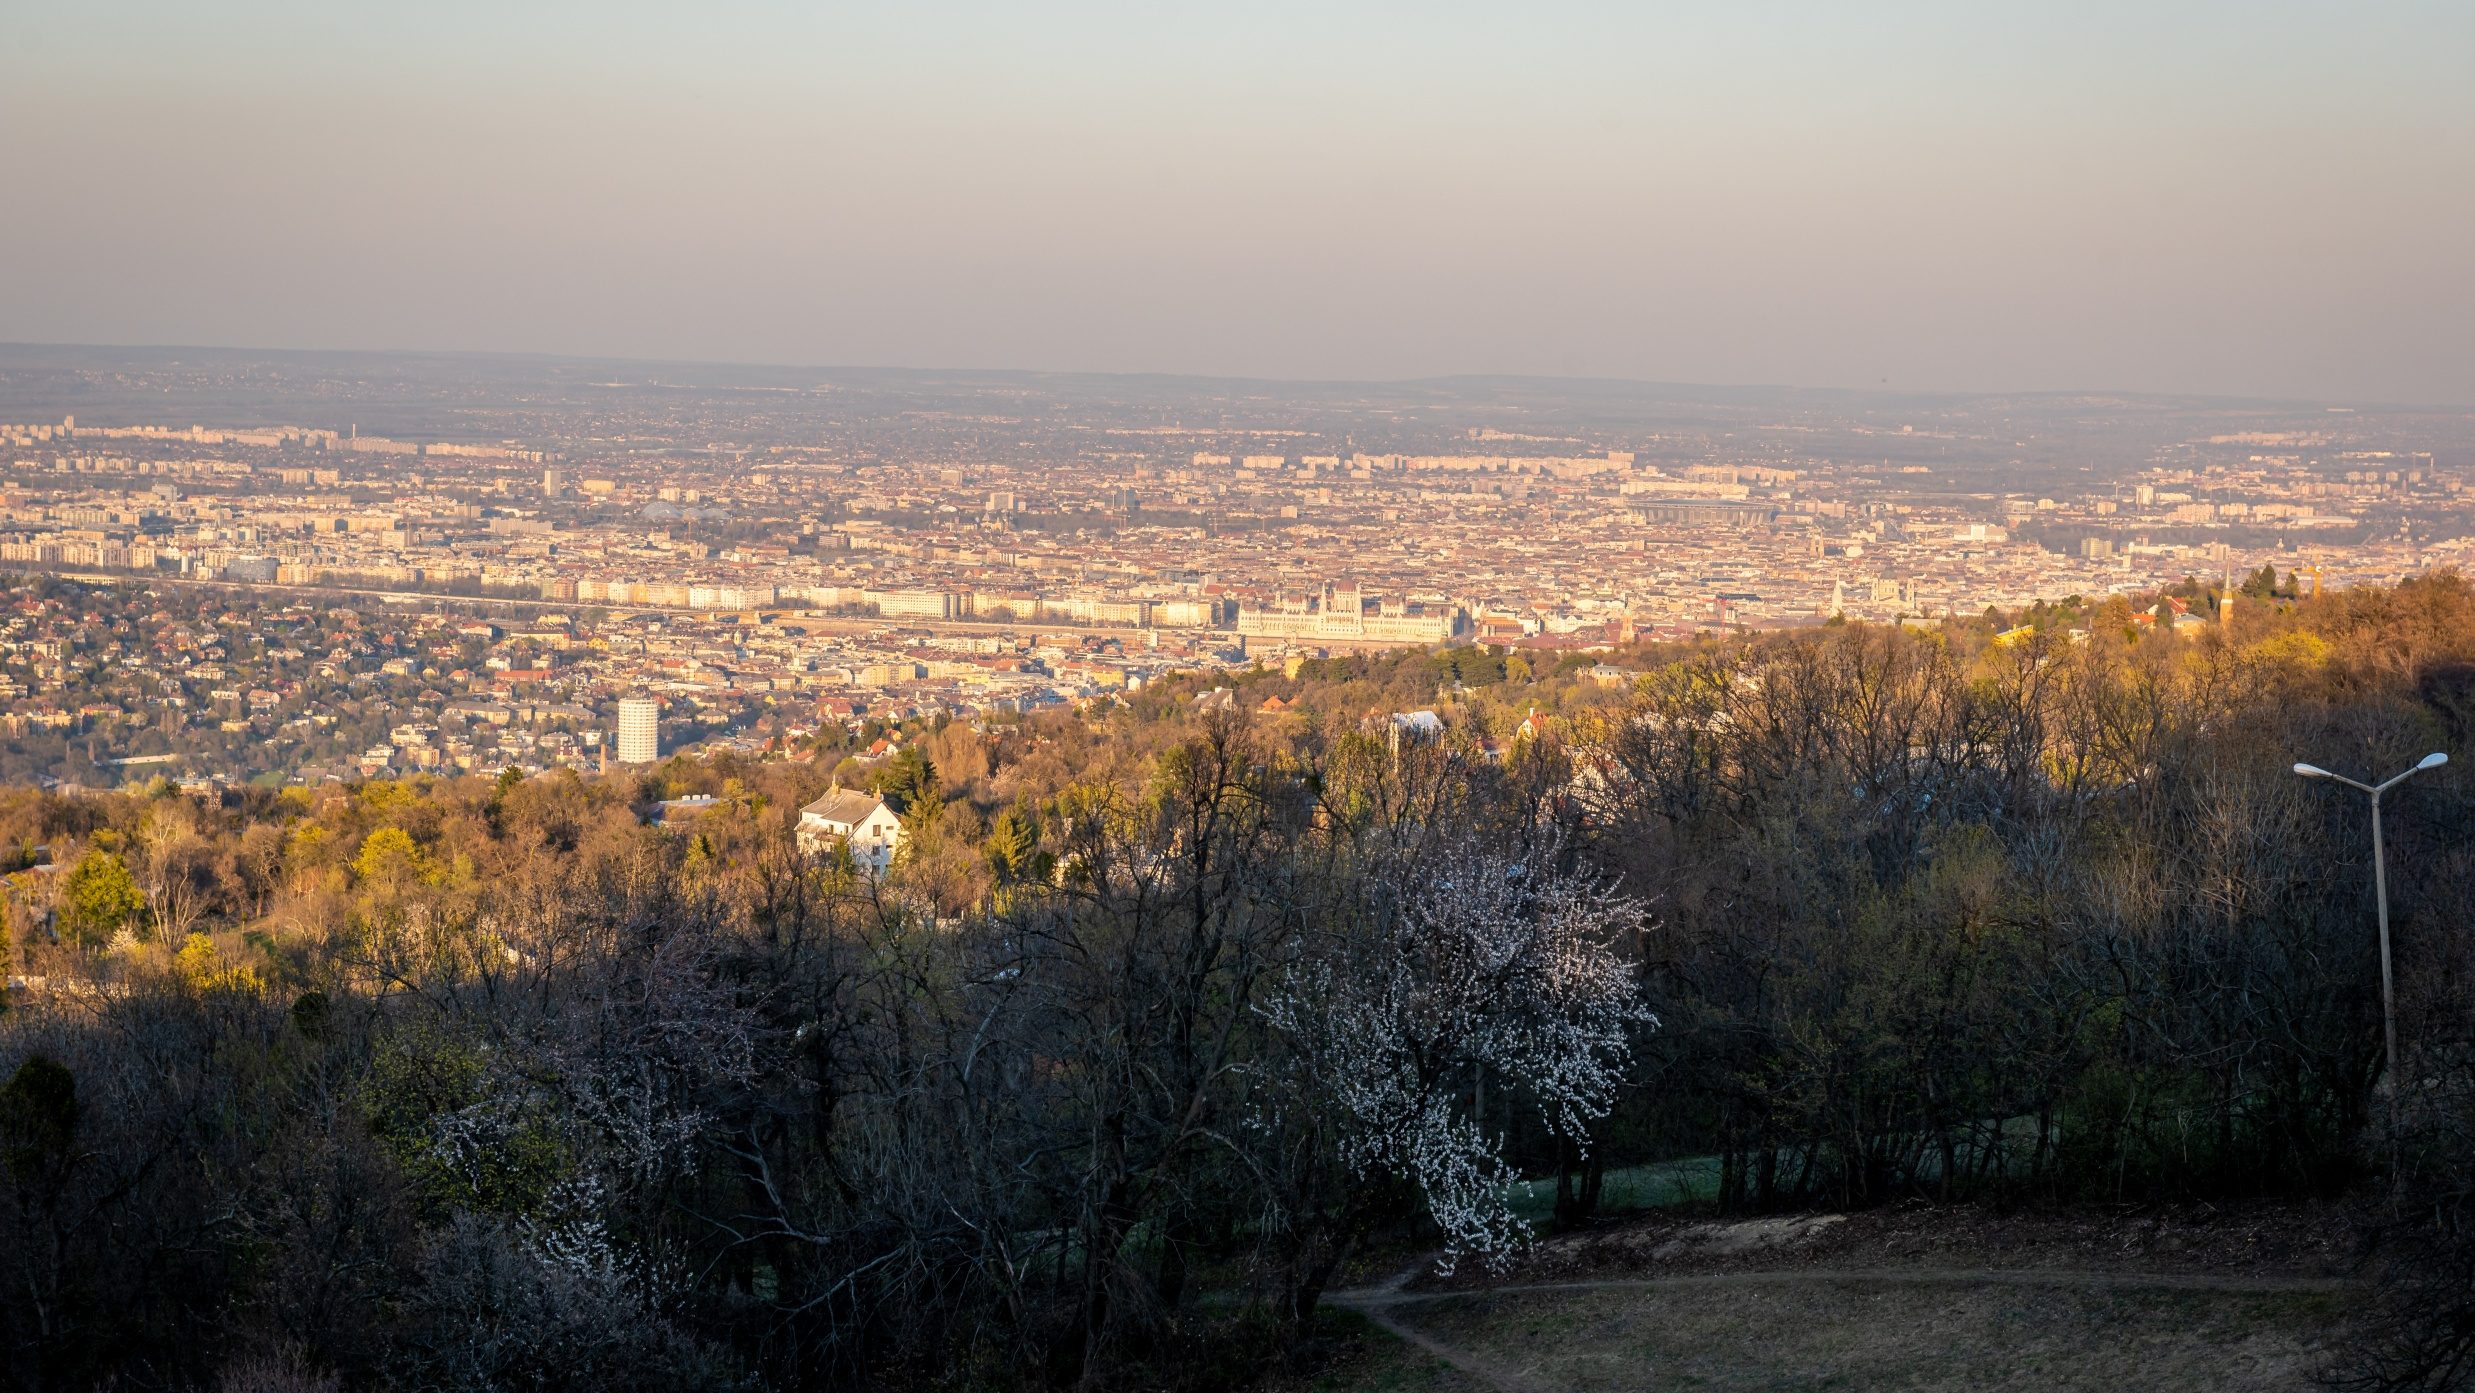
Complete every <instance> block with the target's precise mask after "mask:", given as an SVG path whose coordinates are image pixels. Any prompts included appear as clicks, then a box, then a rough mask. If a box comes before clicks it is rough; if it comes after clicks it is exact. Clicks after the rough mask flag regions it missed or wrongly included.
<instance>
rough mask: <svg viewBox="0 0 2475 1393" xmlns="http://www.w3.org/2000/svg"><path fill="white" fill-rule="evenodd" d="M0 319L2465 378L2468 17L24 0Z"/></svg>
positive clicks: (1933, 375)
mask: <svg viewBox="0 0 2475 1393" xmlns="http://www.w3.org/2000/svg"><path fill="white" fill-rule="evenodd" d="M0 28H4V29H5V32H6V36H7V37H6V42H4V43H0V129H4V130H5V131H7V132H8V135H7V138H5V139H0V180H5V181H6V184H7V187H9V188H10V189H11V190H12V191H13V196H12V198H11V199H10V205H11V206H10V211H9V215H8V216H7V217H6V218H0V264H5V265H6V266H7V267H9V273H8V274H7V275H5V276H0V341H14V342H72V343H112V344H229V345H243V346H256V347H287V348H419V349H459V350H489V351H522V352H554V353H575V354H588V355H610V356H631V357H647V358H665V359H711V360H724V361H738V362H781V363H844V364H887V365H904V366H914V367H942V368H954V367H1019V368H1034V369H1077V370H1102V371H1141V372H1183V373H1211V374H1234V375H1250V376H1265V377H1281V378H1399V377H1414V376H1422V375H1429V374H1445V373H1525V374H1545V375H1566V376H1609V377H1626V378H1637V379H1646V380H1658V381H1691V382H1718V383H1725V382H1759V383H1782V384H1792V385H1800V386H1861V387H1877V386H1887V387H1889V388H1891V389H1893V390H1937V389H1957V390H2015V389H2030V388H2069V389H2109V390H2132V391H2165V392H2204V393H2220V394H2236V395H2249V396H2269V397H2286V398H2300V399H2307V400H2308V399H2324V398H2325V399H2328V400H2332V401H2391V402H2410V403H2412V402H2420V403H2432V404H2467V403H2475V330H2471V329H2470V327H2469V326H2470V325H2475V275H2470V274H2469V272H2468V267H2467V261H2466V256H2465V252H2464V241H2465V229H2466V228H2467V227H2468V226H2469V225H2470V223H2475V89H2470V87H2469V86H2468V84H2467V83H2466V82H2465V81H2464V74H2465V73H2466V72H2467V71H2468V70H2469V68H2470V65H2471V64H2475V7H2470V6H2468V5H2465V4H2462V3H2430V4H2378V5H2364V6H2347V7H2337V6H2305V5H2284V4H2277V5H2233V4H2188V3H2186V4H2163V5H2160V4H2096V5H2079V6H2070V7H2051V8H2050V9H2049V10H2047V11H2045V12H2041V13H2033V14H2032V13H2027V12H2025V11H2024V10H2023V9H2022V8H2021V7H2010V6H1975V5H1961V4H1930V3H1907V4H1897V5H1879V6H1868V7H1845V6H1822V5H1811V6H1792V5H1717V4H1697V5H1663V6H1627V5H1616V4H1552V5H1524V6H1518V7H1515V6H1480V5H1452V6H1440V5H1421V6H1412V5H1380V4H1367V3H1343V4H1318V5H1282V4H1250V5H1243V6H1239V5H1223V6H1211V7H1203V6H1139V5H1106V4H1089V3H1076V4H1067V5H1050V6H1036V7H1035V6H1008V5H996V4H959V5H949V6H935V7H930V6H891V5H886V6H876V5H868V6H861V5H837V6H816V7H811V6H799V5H789V4H755V3H731V4H722V5H702V6H696V7H693V8H692V9H690V8H688V7H673V6H654V5H638V4H624V5H582V4H543V5H529V6H522V7H504V6H496V5H479V4H467V3H439V4H425V5H419V6H400V7H388V8H383V9H382V8H376V7H360V6H335V5H313V4H305V3H303V4H295V3H281V2H280V0H247V2H246V3H239V4H234V5H228V6H217V7H211V8H210V7H190V6H178V5H170V4H161V3H101V4H80V5H75V6H67V5H50V6H35V5H28V4H19V5H15V6H12V7H10V10H9V13H8V16H7V18H6V20H5V23H4V24H0Z"/></svg>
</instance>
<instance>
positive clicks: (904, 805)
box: [875, 745, 941, 818]
mask: <svg viewBox="0 0 2475 1393" xmlns="http://www.w3.org/2000/svg"><path fill="white" fill-rule="evenodd" d="M875 782H876V790H877V792H878V793H880V794H882V795H884V798H885V801H886V802H888V803H890V804H892V805H893V808H894V811H895V812H896V813H898V814H900V815H901V816H903V817H905V818H909V817H911V816H912V815H913V810H914V809H916V808H919V807H922V806H923V805H926V804H930V803H934V802H935V801H936V798H937V791H938V789H939V788H940V786H941V785H940V782H939V780H938V778H937V766H935V765H934V764H931V763H929V762H928V756H927V755H925V754H923V753H921V752H920V749H919V747H918V746H916V745H914V746H912V747H910V748H909V749H906V750H904V751H903V752H902V753H900V754H898V755H895V756H894V757H893V758H892V759H889V760H887V761H885V765H884V767H883V768H881V769H879V770H878V771H877V776H876V781H875Z"/></svg>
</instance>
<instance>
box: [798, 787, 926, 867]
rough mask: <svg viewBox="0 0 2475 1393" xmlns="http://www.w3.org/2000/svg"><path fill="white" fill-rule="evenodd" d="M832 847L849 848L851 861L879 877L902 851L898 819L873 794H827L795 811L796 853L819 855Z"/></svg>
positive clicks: (836, 791) (844, 790)
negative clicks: (796, 824) (803, 852)
mask: <svg viewBox="0 0 2475 1393" xmlns="http://www.w3.org/2000/svg"><path fill="white" fill-rule="evenodd" d="M836 846H847V847H849V848H850V849H851V859H852V860H853V861H855V862H857V863H858V864H859V865H860V866H861V867H862V868H863V869H865V870H867V871H868V872H869V873H870V874H872V875H883V874H884V873H885V868H886V867H888V866H891V865H892V864H894V853H895V852H897V851H900V850H901V849H902V819H901V818H899V817H896V816H895V815H894V810H893V808H892V807H890V806H888V805H887V803H886V801H885V800H884V799H882V798H880V797H878V796H877V795H875V794H873V793H864V792H861V791H860V790H858V789H855V788H836V789H831V790H828V791H827V793H826V794H825V796H824V797H822V798H819V799H818V800H816V801H815V802H813V803H810V804H809V805H808V806H806V807H804V808H801V809H800V810H799V849H800V850H802V851H807V852H821V851H827V850H830V849H832V848H833V847H836Z"/></svg>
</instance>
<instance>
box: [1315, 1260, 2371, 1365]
mask: <svg viewBox="0 0 2475 1393" xmlns="http://www.w3.org/2000/svg"><path fill="white" fill-rule="evenodd" d="M1418 1270H1419V1269H1417V1268H1414V1267H1413V1268H1410V1269H1407V1270H1405V1271H1403V1272H1401V1273H1399V1274H1397V1275H1395V1276H1394V1277H1392V1278H1391V1279H1389V1280H1387V1281H1384V1282H1381V1283H1378V1284H1377V1285H1374V1286H1367V1287H1353V1288H1351V1289H1349V1290H1347V1291H1339V1292H1334V1293H1332V1295H1331V1296H1330V1297H1329V1298H1327V1299H1328V1300H1329V1301H1330V1302H1331V1303H1332V1304H1333V1305H1335V1306H1338V1307H1341V1308H1342V1309H1344V1310H1351V1311H1356V1312H1357V1313H1359V1314H1360V1315H1362V1316H1365V1317H1366V1318H1367V1319H1368V1320H1369V1321H1371V1322H1373V1323H1374V1324H1375V1325H1376V1326H1377V1327H1378V1328H1380V1329H1382V1330H1384V1331H1385V1332H1387V1333H1389V1334H1391V1335H1392V1336H1394V1337H1395V1338H1397V1339H1400V1340H1403V1341H1406V1342H1407V1343H1409V1344H1410V1345H1413V1346H1415V1347H1416V1348H1418V1349H1421V1350H1424V1351H1425V1352H1426V1353H1428V1354H1431V1355H1433V1356H1434V1357H1435V1358H1437V1359H1440V1360H1442V1361H1443V1362H1444V1363H1446V1364H1449V1365H1451V1366H1452V1367H1453V1368H1455V1369H1457V1370H1459V1371H1460V1372H1462V1373H1464V1374H1467V1375H1469V1376H1470V1377H1471V1378H1474V1379H1477V1380H1478V1381H1479V1382H1481V1383H1483V1384H1486V1385H1487V1386H1488V1387H1490V1388H1494V1389H1496V1390H1498V1393H1554V1390H1552V1389H1551V1388H1549V1387H1548V1386H1547V1385H1544V1384H1541V1383H1539V1382H1538V1381H1537V1380H1536V1379H1535V1378H1533V1377H1532V1376H1531V1374H1530V1373H1529V1371H1527V1370H1522V1369H1516V1368H1511V1367H1508V1366H1506V1365H1504V1364H1503V1363H1501V1362H1499V1361H1497V1360H1494V1359H1490V1358H1487V1357H1486V1356H1484V1355H1480V1354H1476V1353H1473V1352H1472V1351H1469V1350H1465V1349H1458V1348H1455V1347H1453V1346H1451V1345H1448V1344H1445V1343H1444V1342H1443V1341H1441V1340H1438V1339H1436V1338H1435V1337H1433V1336H1431V1335H1428V1334H1427V1333H1425V1332H1424V1331H1421V1330H1418V1329H1416V1328H1415V1327H1413V1326H1410V1325H1407V1324H1405V1323H1403V1321H1402V1320H1401V1319H1400V1317H1399V1315H1398V1314H1396V1313H1397V1312H1399V1311H1400V1310H1401V1308H1403V1307H1411V1306H1417V1305H1420V1304H1423V1303H1428V1302H1436V1301H1449V1300H1452V1299H1454V1298H1456V1297H1473V1296H1476V1297H1483V1296H1520V1295H1527V1294H1537V1293H1552V1292H1588V1291H1688V1290H1696V1289H1699V1290H1708V1289H1712V1288H1719V1289H1725V1288H1731V1287H1734V1288H1745V1287H1776V1286H1795V1285H1802V1284H1808V1283H1852V1282H1888V1283H1899V1284H1905V1285H1938V1286H2012V1287H2075V1288H2081V1289H2093V1290H2104V1289H2118V1288H2119V1289H2134V1290H2137V1289H2153V1290H2171V1291H2214V1292H2236V1293H2242V1292H2264V1293H2266V1292H2312V1291H2347V1290H2352V1289H2355V1288H2358V1287H2361V1286H2363V1285H2364V1284H2363V1283H2362V1282H2360V1281H2357V1280H2354V1279H2352V1278H2346V1277H2245V1276H2230V1275H2225V1274H2221V1273H2213V1272H2109V1271H2095V1270H2089V1269H2084V1268H2056V1267H2011V1268H2005V1267H1867V1268H1804V1269H1797V1268H1787V1269H1779V1270H1773V1271H1756V1272H1704V1273H1694V1274H1690V1275H1685V1276H1676V1277H1624V1278H1607V1279H1603V1280H1597V1281H1574V1282H1514V1283H1508V1284H1506V1285H1503V1286H1493V1287H1471V1288H1466V1289H1462V1290H1453V1291H1410V1290H1408V1289H1407V1283H1408V1282H1409V1280H1410V1279H1411V1278H1412V1277H1413V1276H1415V1275H1416V1273H1417V1272H1418Z"/></svg>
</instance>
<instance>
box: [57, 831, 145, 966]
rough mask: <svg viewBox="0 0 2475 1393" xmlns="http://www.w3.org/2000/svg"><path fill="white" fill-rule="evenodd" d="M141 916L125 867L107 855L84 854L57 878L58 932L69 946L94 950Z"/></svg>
mask: <svg viewBox="0 0 2475 1393" xmlns="http://www.w3.org/2000/svg"><path fill="white" fill-rule="evenodd" d="M145 912H146V896H145V895H144V894H142V893H141V892H140V891H139V890H138V886H137V880H136V878H135V877H133V876H131V875H130V874H129V866H128V863H126V862H124V861H122V860H121V859H120V858H119V857H117V856H114V855H113V854H112V853H110V852H108V851H89V852H87V853H86V854H85V855H83V856H81V857H79V858H77V864H76V865H74V866H71V867H70V868H69V873H68V874H67V875H65V876H62V877H61V880H60V932H61V935H62V936H63V937H65V938H67V939H68V940H69V941H70V942H72V943H78V944H84V945H86V946H88V947H94V946H98V945H100V944H102V943H103V942H104V941H105V940H106V939H109V938H110V937H111V936H112V935H113V934H115V933H118V932H119V931H120V930H122V929H124V928H128V927H129V926H130V925H132V924H133V923H135V922H136V920H137V918H138V916H139V915H141V914H144V913H145Z"/></svg>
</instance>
